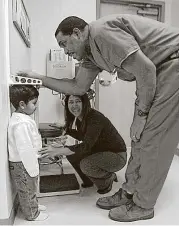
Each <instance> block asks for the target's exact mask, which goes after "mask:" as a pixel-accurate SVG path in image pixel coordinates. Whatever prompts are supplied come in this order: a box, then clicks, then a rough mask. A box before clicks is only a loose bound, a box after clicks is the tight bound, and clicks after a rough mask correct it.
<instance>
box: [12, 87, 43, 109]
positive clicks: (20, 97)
mask: <svg viewBox="0 0 179 226" xmlns="http://www.w3.org/2000/svg"><path fill="white" fill-rule="evenodd" d="M9 95H10V101H11V103H12V105H13V106H14V107H15V109H18V107H19V102H20V101H24V102H25V103H26V104H27V103H28V102H29V101H31V100H33V99H34V98H38V96H39V92H38V90H37V89H36V88H35V87H34V86H33V85H12V86H10V87H9Z"/></svg>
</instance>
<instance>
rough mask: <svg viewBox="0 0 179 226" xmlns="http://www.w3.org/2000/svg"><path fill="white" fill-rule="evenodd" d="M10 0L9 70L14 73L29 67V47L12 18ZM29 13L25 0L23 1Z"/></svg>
mask: <svg viewBox="0 0 179 226" xmlns="http://www.w3.org/2000/svg"><path fill="white" fill-rule="evenodd" d="M12 1H13V0H9V29H10V70H11V73H12V74H15V73H17V72H19V71H20V70H23V69H27V70H28V69H29V70H30V68H31V61H30V59H31V49H30V48H27V46H26V44H25V42H24V41H23V39H22V38H21V36H20V34H19V32H18V30H17V29H16V27H15V26H14V24H13V20H12ZM24 4H25V6H26V10H27V12H28V14H29V9H28V5H27V0H25V1H24Z"/></svg>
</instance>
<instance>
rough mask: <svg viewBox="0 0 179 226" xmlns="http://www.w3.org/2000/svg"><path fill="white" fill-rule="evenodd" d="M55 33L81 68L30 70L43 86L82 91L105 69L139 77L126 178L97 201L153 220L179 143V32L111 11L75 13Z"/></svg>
mask: <svg viewBox="0 0 179 226" xmlns="http://www.w3.org/2000/svg"><path fill="white" fill-rule="evenodd" d="M55 37H56V39H57V42H58V44H59V46H60V47H62V48H63V49H64V51H65V53H66V54H68V55H70V56H73V58H75V59H77V60H78V61H81V67H80V69H79V71H78V74H77V76H76V78H75V79H73V80H67V79H53V78H50V77H44V76H42V75H39V74H37V73H34V72H30V73H28V76H30V77H35V78H39V79H42V82H43V85H44V86H46V87H48V88H50V89H53V90H55V91H58V92H61V93H65V94H74V95H75V94H76V95H82V94H84V93H85V92H86V91H87V90H88V89H89V88H90V86H91V84H92V82H93V81H94V79H95V78H96V77H97V75H98V73H99V72H100V71H102V70H106V71H108V72H110V73H113V72H117V74H118V78H119V79H122V80H125V81H130V82H131V81H136V95H137V99H136V101H135V112H134V118H133V122H132V125H131V134H130V136H131V139H132V144H131V147H132V150H131V156H130V159H129V163H128V167H127V170H126V175H125V176H126V182H125V183H124V184H123V186H122V188H120V189H119V191H118V192H117V193H115V194H114V195H113V196H109V197H104V198H100V199H98V201H97V205H98V206H99V207H101V208H103V209H110V212H109V217H110V218H111V219H113V220H116V221H121V222H130V221H135V220H144V219H150V218H152V217H153V216H154V206H155V203H156V200H157V198H158V196H159V194H160V191H161V189H162V187H163V184H164V181H165V179H166V177H167V174H168V170H169V168H170V165H171V163H172V159H173V156H174V153H175V148H176V147H177V143H178V134H179V59H178V57H179V52H178V51H179V30H177V29H174V28H171V27H169V26H167V25H165V24H163V23H160V22H157V21H154V20H151V19H147V18H143V17H140V16H135V15H110V16H107V17H103V18H101V19H99V20H97V21H94V22H92V23H90V24H87V23H86V22H85V21H84V20H82V19H80V18H78V17H74V16H71V17H68V18H66V19H64V20H63V21H62V22H61V23H60V24H59V26H58V28H57V30H56V33H55Z"/></svg>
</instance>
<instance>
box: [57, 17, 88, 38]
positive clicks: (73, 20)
mask: <svg viewBox="0 0 179 226" xmlns="http://www.w3.org/2000/svg"><path fill="white" fill-rule="evenodd" d="M86 25H88V24H87V23H86V22H85V21H84V20H83V19H81V18H79V17H76V16H69V17H67V18H65V19H64V20H63V21H62V22H61V23H60V24H59V25H58V28H57V30H56V32H55V37H56V36H57V35H58V33H59V32H60V31H61V32H62V34H63V35H71V34H72V33H73V29H74V28H78V29H79V30H80V31H83V30H84V28H85V26H86Z"/></svg>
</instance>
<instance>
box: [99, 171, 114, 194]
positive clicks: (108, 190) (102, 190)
mask: <svg viewBox="0 0 179 226" xmlns="http://www.w3.org/2000/svg"><path fill="white" fill-rule="evenodd" d="M111 177H112V178H111V183H110V184H109V186H108V187H107V188H104V189H98V190H97V192H98V193H99V194H106V193H108V192H110V191H111V189H112V185H113V181H115V182H118V179H117V175H116V174H115V173H113V174H112V176H111Z"/></svg>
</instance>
